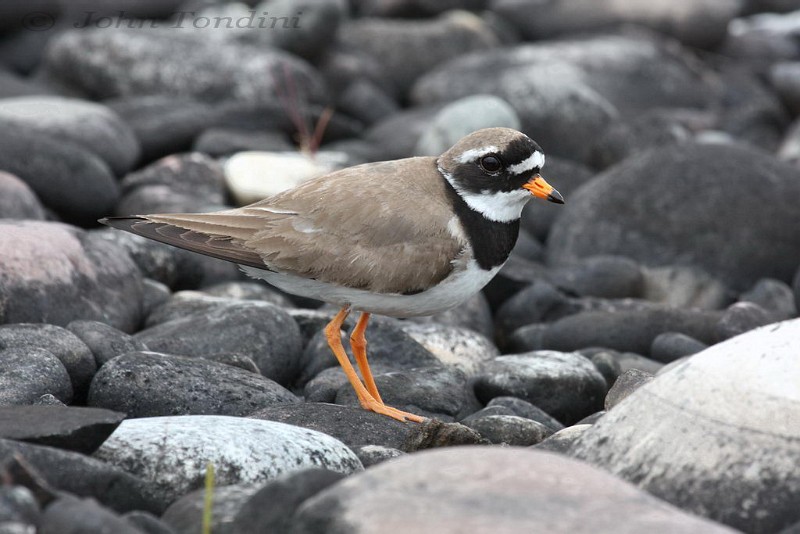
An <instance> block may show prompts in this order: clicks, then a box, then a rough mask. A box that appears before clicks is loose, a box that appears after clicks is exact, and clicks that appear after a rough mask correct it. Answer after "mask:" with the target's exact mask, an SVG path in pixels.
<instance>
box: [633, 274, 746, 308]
mask: <svg viewBox="0 0 800 534" xmlns="http://www.w3.org/2000/svg"><path fill="white" fill-rule="evenodd" d="M642 274H643V276H644V290H643V295H642V296H643V298H645V299H647V300H650V301H653V302H658V303H660V304H666V305H667V306H672V307H674V308H702V309H705V310H718V309H720V308H724V307H725V306H727V305H728V304H730V303H731V302H732V301H733V293H732V292H731V290H730V289H728V287H727V286H726V285H725V284H723V283H722V282H720V281H719V280H718V279H717V278H715V277H713V276H711V275H710V274H708V273H707V272H706V271H704V270H702V269H700V268H697V267H691V266H681V265H669V266H665V267H645V268H643V269H642Z"/></svg>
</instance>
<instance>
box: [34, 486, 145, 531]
mask: <svg viewBox="0 0 800 534" xmlns="http://www.w3.org/2000/svg"><path fill="white" fill-rule="evenodd" d="M38 527H39V528H38V530H37V532H40V533H41V534H58V533H63V534H77V533H79V532H98V531H100V532H102V531H104V530H105V531H106V532H114V533H119V534H141V531H140V530H139V529H137V528H135V527H134V526H133V525H131V524H130V523H128V522H127V521H125V520H124V519H122V518H121V517H120V516H118V515H117V514H115V513H114V512H112V511H111V510H109V509H108V508H105V507H104V506H101V505H100V504H99V503H98V502H97V501H95V500H94V499H77V498H75V497H73V496H71V495H65V496H63V497H60V498H58V499H57V500H55V501H54V502H52V503H50V504H48V505H47V507H46V508H45V509H44V512H43V513H42V517H41V520H40V521H39V525H38Z"/></svg>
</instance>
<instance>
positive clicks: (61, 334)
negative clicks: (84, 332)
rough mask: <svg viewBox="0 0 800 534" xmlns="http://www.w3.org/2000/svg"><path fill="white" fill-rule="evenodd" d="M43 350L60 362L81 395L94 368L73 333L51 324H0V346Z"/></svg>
mask: <svg viewBox="0 0 800 534" xmlns="http://www.w3.org/2000/svg"><path fill="white" fill-rule="evenodd" d="M8 348H38V349H44V350H46V351H48V352H49V353H51V354H52V355H54V356H55V357H56V358H58V359H59V361H61V363H62V365H63V366H64V368H65V369H66V370H67V373H68V374H69V376H70V381H71V382H72V391H73V393H74V394H75V396H76V397H79V398H83V397H84V396H85V394H86V391H87V390H88V389H89V383H90V382H91V380H92V377H93V376H94V373H95V371H96V370H97V364H96V363H95V361H94V357H93V356H92V352H91V350H90V349H89V347H88V346H87V345H86V344H85V343H84V342H83V341H81V339H80V338H79V337H77V336H76V335H75V334H73V333H72V332H70V331H69V330H66V329H64V328H61V327H58V326H55V325H51V324H26V323H23V324H11V325H3V326H0V349H8Z"/></svg>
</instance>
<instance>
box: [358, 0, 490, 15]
mask: <svg viewBox="0 0 800 534" xmlns="http://www.w3.org/2000/svg"><path fill="white" fill-rule="evenodd" d="M354 4H355V8H356V13H358V14H359V15H361V16H367V17H410V18H424V17H430V16H433V15H438V14H440V13H444V12H445V11H449V10H451V9H463V10H467V11H480V10H481V9H483V8H484V6H485V5H486V4H487V0H356V2H354Z"/></svg>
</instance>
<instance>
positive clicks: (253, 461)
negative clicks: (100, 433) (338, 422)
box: [95, 415, 362, 503]
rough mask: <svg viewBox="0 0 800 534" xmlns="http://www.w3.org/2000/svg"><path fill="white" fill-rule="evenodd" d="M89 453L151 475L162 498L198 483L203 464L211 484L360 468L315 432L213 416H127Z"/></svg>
mask: <svg viewBox="0 0 800 534" xmlns="http://www.w3.org/2000/svg"><path fill="white" fill-rule="evenodd" d="M231 436H236V439H235V440H232V439H231ZM95 457H96V458H99V459H102V460H104V461H106V462H108V463H110V464H112V465H116V466H120V467H122V468H123V469H125V470H126V471H127V472H129V473H132V474H135V475H137V476H141V477H142V478H144V479H145V480H148V481H151V483H152V484H153V490H154V492H155V494H154V496H156V497H157V498H158V499H159V501H160V502H164V503H170V502H173V501H174V500H175V499H176V498H178V497H180V496H181V495H184V494H186V493H187V492H188V491H191V490H194V489H197V488H200V487H203V483H204V479H205V471H206V465H207V464H208V463H209V462H210V463H212V464H213V465H214V472H215V481H216V485H218V486H225V485H229V484H242V483H254V484H258V483H264V482H267V481H269V480H273V479H275V478H276V477H278V476H279V475H281V474H283V473H287V472H290V471H296V470H299V469H302V468H304V467H322V468H324V469H330V470H332V471H337V472H341V473H345V474H350V473H353V472H355V471H359V470H361V469H362V467H361V462H359V460H358V458H357V457H356V455H355V454H354V453H353V451H351V450H350V449H349V448H347V447H346V446H345V445H344V444H342V443H341V442H340V441H338V440H336V439H334V438H332V437H330V436H327V435H325V434H322V433H321V432H315V431H313V430H307V429H304V428H299V427H295V426H290V425H285V424H282V423H275V422H272V421H258V420H255V419H242V418H237V417H225V416H212V415H198V416H177V417H157V418H146V419H128V420H127V421H125V422H123V423H122V425H120V427H119V428H118V429H117V431H116V432H115V433H114V435H113V436H112V437H111V438H110V439H108V440H107V441H106V442H105V443H104V444H103V446H102V447H101V448H100V449H99V450H98V451H97V452H96V453H95Z"/></svg>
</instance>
